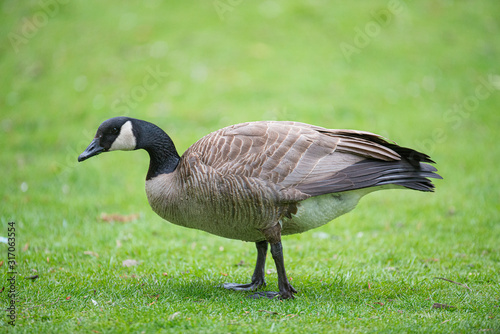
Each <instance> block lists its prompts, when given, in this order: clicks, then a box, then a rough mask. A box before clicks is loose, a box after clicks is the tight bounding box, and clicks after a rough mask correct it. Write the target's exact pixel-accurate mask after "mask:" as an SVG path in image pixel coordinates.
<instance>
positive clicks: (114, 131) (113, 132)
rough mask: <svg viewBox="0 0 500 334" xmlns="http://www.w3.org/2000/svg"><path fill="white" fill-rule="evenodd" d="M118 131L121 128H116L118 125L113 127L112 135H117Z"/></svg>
mask: <svg viewBox="0 0 500 334" xmlns="http://www.w3.org/2000/svg"><path fill="white" fill-rule="evenodd" d="M118 132H119V130H118V128H116V127H115V128H113V129H111V134H112V135H117V134H118Z"/></svg>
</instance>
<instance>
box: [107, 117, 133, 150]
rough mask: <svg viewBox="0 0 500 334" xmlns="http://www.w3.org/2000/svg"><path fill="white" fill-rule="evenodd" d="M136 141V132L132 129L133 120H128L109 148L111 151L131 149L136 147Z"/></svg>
mask: <svg viewBox="0 0 500 334" xmlns="http://www.w3.org/2000/svg"><path fill="white" fill-rule="evenodd" d="M135 145H136V141H135V136H134V132H133V131H132V122H130V121H127V122H126V123H125V124H123V125H122V128H121V129H120V134H119V135H118V137H116V139H115V141H114V142H113V144H112V145H111V147H110V148H109V150H110V151H115V150H122V151H131V150H134V149H135Z"/></svg>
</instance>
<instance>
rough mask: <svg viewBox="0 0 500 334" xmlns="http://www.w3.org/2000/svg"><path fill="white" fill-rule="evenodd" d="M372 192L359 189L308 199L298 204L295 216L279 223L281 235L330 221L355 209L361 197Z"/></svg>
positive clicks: (309, 228)
mask: <svg viewBox="0 0 500 334" xmlns="http://www.w3.org/2000/svg"><path fill="white" fill-rule="evenodd" d="M371 191H373V189H372V190H368V189H359V190H353V191H346V192H342V193H336V194H326V195H322V196H316V197H312V198H309V199H307V200H305V201H302V202H300V203H299V206H298V210H297V214H296V215H294V216H293V217H292V219H287V218H285V219H284V220H283V221H282V222H281V228H282V230H281V234H283V235H286V234H295V233H302V232H305V231H308V230H311V229H314V228H317V227H320V226H322V225H325V224H326V223H328V222H330V221H332V220H333V219H335V218H337V217H339V216H341V215H343V214H345V213H347V212H349V211H351V210H352V209H354V208H355V207H356V205H357V204H358V202H359V200H360V198H361V197H363V196H364V195H366V194H367V193H369V192H371Z"/></svg>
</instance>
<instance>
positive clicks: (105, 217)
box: [99, 212, 139, 223]
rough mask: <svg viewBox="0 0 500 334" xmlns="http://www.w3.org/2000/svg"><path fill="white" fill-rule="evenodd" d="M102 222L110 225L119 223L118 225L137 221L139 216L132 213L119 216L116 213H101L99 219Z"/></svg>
mask: <svg viewBox="0 0 500 334" xmlns="http://www.w3.org/2000/svg"><path fill="white" fill-rule="evenodd" d="M99 218H100V219H101V220H102V221H104V222H107V223H112V222H120V223H128V222H131V221H134V220H137V219H139V214H138V213H132V214H130V215H120V214H117V213H111V214H108V213H105V212H103V213H101V216H100V217H99Z"/></svg>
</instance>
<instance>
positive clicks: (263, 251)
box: [222, 240, 267, 291]
mask: <svg viewBox="0 0 500 334" xmlns="http://www.w3.org/2000/svg"><path fill="white" fill-rule="evenodd" d="M255 246H256V247H257V263H256V264H255V270H254V272H253V275H252V282H251V283H248V284H237V283H224V284H223V285H222V286H223V287H224V288H226V289H229V290H236V291H255V290H258V289H259V288H261V287H263V286H266V280H265V278H264V275H265V266H266V255H267V241H266V240H264V241H259V242H256V243H255Z"/></svg>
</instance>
